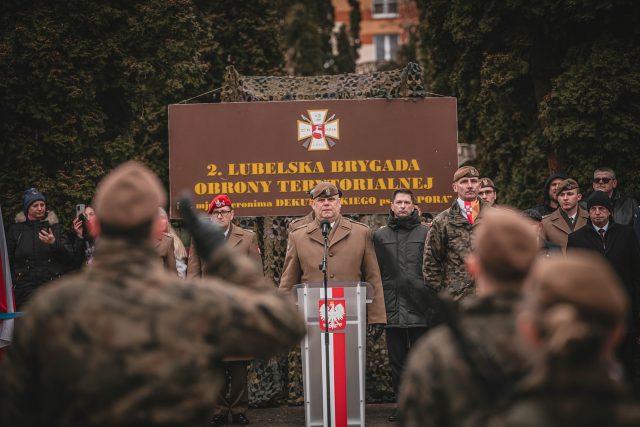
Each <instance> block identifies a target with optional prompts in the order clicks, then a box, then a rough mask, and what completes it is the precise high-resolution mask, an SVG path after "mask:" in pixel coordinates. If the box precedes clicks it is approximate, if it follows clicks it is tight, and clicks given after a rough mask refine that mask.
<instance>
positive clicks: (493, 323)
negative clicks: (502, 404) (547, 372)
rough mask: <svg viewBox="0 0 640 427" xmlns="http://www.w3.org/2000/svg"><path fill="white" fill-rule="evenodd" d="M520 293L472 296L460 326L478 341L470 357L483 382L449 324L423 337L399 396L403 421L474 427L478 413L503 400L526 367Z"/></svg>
mask: <svg viewBox="0 0 640 427" xmlns="http://www.w3.org/2000/svg"><path fill="white" fill-rule="evenodd" d="M519 300H520V297H519V295H518V294H516V293H500V294H496V295H493V296H488V297H485V298H480V299H477V300H468V301H466V307H465V309H464V313H463V316H462V318H461V321H460V322H459V323H460V327H461V329H462V331H463V333H464V335H465V337H466V339H467V340H469V341H470V342H472V343H473V346H472V347H471V348H470V350H471V351H470V357H471V360H473V361H474V362H475V363H474V366H475V368H476V370H477V372H479V373H480V374H482V376H483V378H488V379H490V380H491V381H492V382H494V383H495V384H500V387H492V388H491V389H489V387H487V386H486V385H485V384H483V383H482V382H481V381H480V380H479V378H478V377H477V376H475V375H474V372H473V371H472V370H471V369H470V367H469V364H468V363H467V361H466V360H465V358H464V357H463V355H462V354H461V352H460V347H459V345H458V342H457V341H456V340H455V339H454V337H453V335H452V333H451V331H450V329H449V327H448V326H447V325H441V326H438V327H437V328H435V329H434V330H433V331H431V332H430V333H429V334H428V335H427V336H425V337H424V338H422V339H421V340H420V341H418V343H417V345H416V346H415V347H414V349H413V350H412V351H411V353H410V354H409V358H408V360H407V366H406V368H405V372H404V377H403V381H402V385H401V388H400V396H399V403H398V406H399V410H400V416H401V425H404V426H411V427H413V426H424V427H429V426H438V427H447V426H451V427H454V426H456V427H457V426H471V425H474V423H473V422H471V420H475V419H477V415H478V413H480V412H482V413H484V411H485V410H486V409H487V406H488V405H492V404H494V403H495V402H497V401H498V399H499V397H500V395H501V394H503V393H507V392H508V390H509V389H510V387H511V386H512V385H513V384H515V383H516V382H517V381H518V380H519V379H520V378H522V376H523V375H524V373H525V372H526V363H525V361H524V360H525V359H524V356H523V353H524V352H523V351H522V347H521V345H520V344H519V341H518V340H516V339H515V337H516V332H515V313H514V310H515V305H516V304H517V303H518V302H519ZM476 425H482V424H476Z"/></svg>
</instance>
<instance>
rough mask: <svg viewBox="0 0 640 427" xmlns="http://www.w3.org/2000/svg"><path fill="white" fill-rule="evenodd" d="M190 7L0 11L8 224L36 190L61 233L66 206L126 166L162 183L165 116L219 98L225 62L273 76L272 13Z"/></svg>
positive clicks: (153, 0)
mask: <svg viewBox="0 0 640 427" xmlns="http://www.w3.org/2000/svg"><path fill="white" fill-rule="evenodd" d="M201 3H202V4H201V5H200V4H199V3H197V4H194V3H193V2H192V1H190V0H144V1H137V2H129V1H110V2H100V1H90V0H69V1H65V2H45V1H31V2H24V1H19V0H13V1H11V0H10V1H5V2H4V3H3V13H2V15H0V93H2V103H0V117H1V121H0V134H1V135H2V142H1V145H0V203H1V204H2V208H3V212H4V215H5V221H6V222H7V223H10V219H11V218H12V217H13V215H14V214H15V213H16V212H17V211H18V210H19V209H20V207H21V197H22V192H23V191H24V190H25V189H27V188H29V187H31V186H36V187H38V188H39V189H40V190H41V191H43V192H44V193H45V195H46V196H47V197H48V204H49V206H50V207H51V208H53V209H55V210H56V211H57V212H58V213H59V215H60V217H61V219H62V220H63V221H64V222H65V224H66V225H68V223H69V222H70V218H71V215H72V212H73V206H74V205H75V204H76V203H79V202H88V201H90V199H91V198H92V196H93V192H94V190H95V186H96V184H97V182H98V181H99V179H100V178H101V177H102V176H104V174H105V173H107V172H108V171H109V170H110V169H112V168H113V167H114V166H116V165H118V164H119V163H121V162H123V161H125V160H129V159H137V160H141V161H143V162H145V163H146V164H148V165H149V166H150V167H151V168H152V169H154V170H155V171H156V172H158V173H159V175H160V176H161V178H162V179H163V180H164V181H165V183H166V181H167V178H168V136H167V106H168V105H169V104H171V103H176V102H179V101H180V100H183V99H186V98H189V97H192V96H194V95H197V94H200V93H203V92H206V91H208V90H211V89H213V88H215V87H219V85H220V83H221V80H222V75H223V71H224V65H226V63H227V60H229V61H231V62H233V63H235V64H236V66H237V67H238V69H239V70H240V71H241V72H243V73H245V72H246V73H255V74H275V73H278V72H280V71H281V70H282V67H283V55H282V53H281V47H280V42H281V40H280V36H279V32H280V24H281V17H279V16H278V15H277V14H276V11H277V10H279V9H277V7H279V4H278V3H276V5H275V6H272V5H271V2H269V1H267V0H261V1H253V2H235V1H232V0H229V1H222V0H221V1H216V2H204V1H202V2H201ZM199 6H200V7H199ZM276 6H277V7H276ZM215 85H217V86H215ZM208 100H209V101H210V100H211V98H209V99H208Z"/></svg>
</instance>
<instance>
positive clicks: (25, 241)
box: [7, 211, 74, 307]
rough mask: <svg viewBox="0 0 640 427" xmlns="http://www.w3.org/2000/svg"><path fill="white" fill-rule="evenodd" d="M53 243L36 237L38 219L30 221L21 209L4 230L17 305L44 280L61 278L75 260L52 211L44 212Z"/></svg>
mask: <svg viewBox="0 0 640 427" xmlns="http://www.w3.org/2000/svg"><path fill="white" fill-rule="evenodd" d="M46 219H47V221H49V224H50V227H51V230H52V231H53V235H54V236H55V242H54V243H53V244H52V245H47V244H46V243H43V242H41V241H40V239H39V238H38V234H39V233H40V230H41V227H40V224H39V223H40V221H30V220H28V219H27V218H26V215H25V214H24V213H23V212H21V213H19V214H18V215H16V223H15V224H13V225H11V226H10V227H9V230H8V231H7V252H8V255H9V265H10V266H11V278H12V280H13V286H14V288H15V289H14V293H15V298H16V304H17V306H18V307H20V306H22V305H23V304H24V303H25V302H26V301H27V299H28V298H29V297H30V295H31V294H32V293H33V292H34V291H35V290H36V289H37V288H38V287H39V286H40V285H42V284H43V283H46V282H49V281H51V280H53V279H55V278H58V277H60V276H61V275H62V274H63V273H64V272H66V271H67V270H68V269H69V267H71V265H72V262H73V261H74V248H73V246H72V243H71V241H70V240H69V238H68V236H67V234H66V233H65V232H64V230H63V228H62V225H61V224H60V223H59V222H58V217H57V216H56V215H55V213H53V212H51V211H49V212H48V213H47V218H46Z"/></svg>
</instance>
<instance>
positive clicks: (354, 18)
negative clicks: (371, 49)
mask: <svg viewBox="0 0 640 427" xmlns="http://www.w3.org/2000/svg"><path fill="white" fill-rule="evenodd" d="M348 1H349V6H351V10H350V11H349V35H350V36H351V40H352V41H353V50H354V52H355V58H356V59H358V49H360V21H362V14H361V13H360V0H348Z"/></svg>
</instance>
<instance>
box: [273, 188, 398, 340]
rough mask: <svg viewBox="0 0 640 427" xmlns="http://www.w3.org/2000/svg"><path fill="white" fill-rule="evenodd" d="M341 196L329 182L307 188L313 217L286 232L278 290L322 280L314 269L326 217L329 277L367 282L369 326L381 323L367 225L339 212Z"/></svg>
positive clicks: (378, 330)
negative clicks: (370, 297)
mask: <svg viewBox="0 0 640 427" xmlns="http://www.w3.org/2000/svg"><path fill="white" fill-rule="evenodd" d="M341 196H342V193H341V192H340V191H339V190H338V188H337V187H336V186H335V185H333V184H331V183H330V182H321V183H319V184H318V185H316V187H315V188H314V189H313V190H311V197H312V200H311V207H312V209H313V211H314V213H315V217H316V218H315V219H314V220H313V221H311V222H309V223H308V224H304V225H301V226H300V227H297V228H296V229H294V230H293V231H292V232H291V233H290V234H289V240H288V245H287V255H286V257H285V259H284V268H283V272H282V277H281V278H280V289H281V290H283V291H287V292H290V291H292V289H293V287H294V286H295V285H296V284H297V283H304V282H322V280H323V273H322V271H320V269H319V268H318V265H319V264H320V263H321V262H322V256H323V253H324V238H323V237H322V231H321V230H320V221H321V220H327V221H329V222H330V223H332V226H331V231H330V233H329V253H328V268H327V274H328V278H329V280H330V281H333V280H340V281H354V282H356V281H363V282H368V283H371V285H372V286H373V289H374V291H375V294H374V297H373V302H372V303H371V304H368V305H367V321H368V323H369V324H370V325H384V324H386V323H387V315H386V310H385V306H384V295H383V292H382V281H381V279H380V268H379V267H378V260H377V259H376V253H375V250H374V248H373V241H372V240H371V234H370V231H369V227H367V226H366V225H364V224H361V223H359V222H355V221H352V220H350V219H348V218H345V217H343V216H342V215H340V197H341ZM372 329H375V335H377V336H378V337H379V335H378V334H381V333H382V331H383V329H382V328H381V327H380V326H375V327H372Z"/></svg>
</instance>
